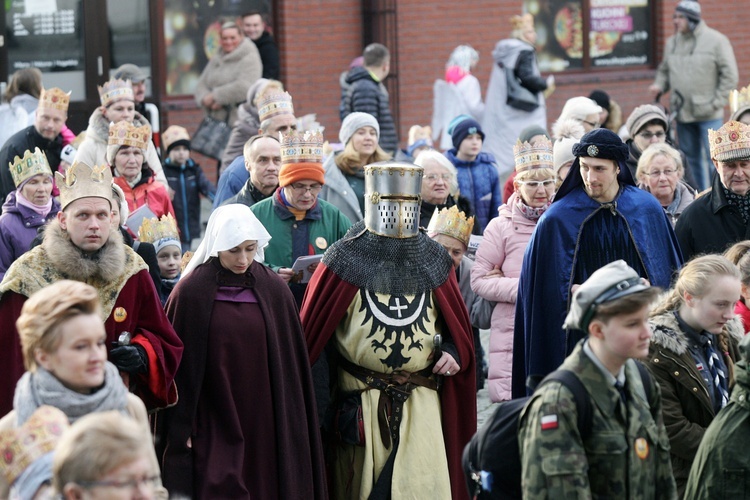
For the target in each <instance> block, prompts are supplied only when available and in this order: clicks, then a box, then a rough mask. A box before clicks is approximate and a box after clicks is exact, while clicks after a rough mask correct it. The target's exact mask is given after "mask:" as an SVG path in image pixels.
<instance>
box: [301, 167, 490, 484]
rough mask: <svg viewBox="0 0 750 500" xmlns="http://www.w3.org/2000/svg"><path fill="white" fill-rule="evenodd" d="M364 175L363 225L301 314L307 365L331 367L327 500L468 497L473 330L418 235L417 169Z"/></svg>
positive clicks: (325, 269) (328, 260) (314, 285)
mask: <svg viewBox="0 0 750 500" xmlns="http://www.w3.org/2000/svg"><path fill="white" fill-rule="evenodd" d="M364 172H365V218H364V220H363V221H360V222H358V223H356V224H355V225H354V226H352V228H351V229H350V230H349V232H348V233H347V234H346V236H345V237H344V238H342V239H341V240H339V241H338V242H336V243H334V244H333V245H332V246H331V247H330V249H329V250H328V251H327V252H326V253H325V255H324V256H323V262H322V264H321V265H320V266H319V268H318V269H317V271H316V272H315V275H314V276H313V278H312V280H311V281H310V284H309V286H308V289H307V292H306V294H305V299H304V302H303V304H302V311H301V317H302V324H303V326H304V329H305V335H306V338H307V343H308V349H309V351H310V358H311V362H312V363H314V362H315V361H316V360H317V359H318V358H319V357H320V355H321V354H322V353H325V354H326V355H327V357H328V360H329V363H330V367H331V368H330V387H331V398H330V401H331V402H330V405H329V408H328V411H327V412H326V415H325V416H324V418H323V428H324V430H323V433H324V437H325V438H326V440H327V442H328V445H329V446H330V447H331V448H330V449H331V451H332V452H331V453H330V454H329V456H330V457H332V460H333V462H334V463H332V464H330V467H329V470H330V471H332V474H333V476H334V477H333V478H332V481H331V482H330V483H329V484H331V485H332V487H333V495H332V496H333V498H339V499H345V498H346V499H349V498H372V499H380V498H382V499H386V498H434V499H450V498H457V499H464V498H468V493H467V490H466V487H465V484H464V480H463V473H462V469H461V453H462V450H463V447H464V445H465V444H466V443H467V442H468V441H469V439H470V438H471V436H472V435H473V433H474V432H475V430H476V401H475V398H474V394H475V383H476V382H475V377H476V376H475V367H474V363H475V360H474V347H473V338H472V330H471V324H470V321H469V316H468V312H467V310H466V306H465V304H464V302H463V300H462V298H461V293H460V290H459V288H458V284H457V282H456V276H455V273H454V272H453V265H452V260H451V258H450V256H449V255H448V253H447V252H446V251H445V250H444V249H443V247H442V246H441V245H440V244H438V243H436V242H434V241H433V240H431V239H430V238H429V237H428V236H427V235H426V234H425V232H424V231H423V230H420V229H419V208H420V195H419V193H420V187H421V182H422V175H423V169H422V167H419V166H415V165H412V164H404V163H391V162H382V163H375V164H372V165H368V166H366V167H365V169H364Z"/></svg>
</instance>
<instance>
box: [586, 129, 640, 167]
mask: <svg viewBox="0 0 750 500" xmlns="http://www.w3.org/2000/svg"><path fill="white" fill-rule="evenodd" d="M573 154H574V155H575V156H590V157H591V158H603V159H605V160H615V161H618V162H619V161H626V160H627V159H628V157H629V156H630V151H629V150H628V145H627V144H625V143H624V142H622V139H620V136H619V135H617V134H615V133H614V132H612V131H611V130H609V129H606V128H595V129H594V130H592V131H591V132H588V133H587V134H585V135H584V136H583V137H581V141H580V142H579V143H578V144H576V145H575V146H573Z"/></svg>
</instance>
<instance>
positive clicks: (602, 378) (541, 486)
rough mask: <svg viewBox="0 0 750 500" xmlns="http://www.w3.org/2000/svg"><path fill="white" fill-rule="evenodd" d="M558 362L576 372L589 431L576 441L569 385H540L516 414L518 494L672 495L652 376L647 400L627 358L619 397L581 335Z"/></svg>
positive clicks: (666, 442) (658, 397)
mask: <svg viewBox="0 0 750 500" xmlns="http://www.w3.org/2000/svg"><path fill="white" fill-rule="evenodd" d="M561 368H564V369H567V370H571V371H572V372H573V373H575V374H576V375H577V376H578V377H579V378H580V379H581V381H582V382H583V384H584V386H585V387H586V389H587V391H588V393H589V397H590V398H591V404H592V411H593V414H592V429H591V433H590V435H589V437H588V438H587V439H586V440H584V441H582V440H581V437H580V434H579V432H578V424H577V409H576V406H575V400H574V398H573V394H572V393H571V392H570V390H568V389H567V388H566V387H565V386H563V385H562V384H561V383H560V382H549V383H547V384H545V385H544V386H543V387H542V388H540V390H539V391H538V392H537V393H536V394H535V395H534V396H533V398H532V399H531V401H530V402H529V404H528V405H527V406H526V408H525V409H524V412H523V414H522V416H521V421H520V433H519V443H520V448H521V463H522V465H523V476H522V487H523V497H524V498H525V499H537V498H553V499H556V498H639V499H649V498H676V497H677V494H676V489H675V482H674V478H673V477H672V466H671V464H670V459H669V439H668V438H667V433H666V430H665V429H664V423H663V421H662V418H661V393H660V391H659V388H658V386H657V385H656V384H655V383H652V387H651V394H652V395H651V400H652V401H651V402H650V405H649V403H648V402H647V401H646V392H645V389H644V387H643V383H642V381H641V377H640V374H639V372H638V368H637V367H636V366H635V365H634V364H633V363H632V362H628V363H626V364H625V372H624V373H625V386H624V390H625V393H626V400H627V403H623V402H622V400H621V397H620V393H619V392H618V390H617V389H616V388H615V387H614V385H613V383H612V381H611V380H609V379H608V377H607V376H606V375H605V373H604V372H603V371H602V369H601V368H599V367H598V366H597V365H596V364H595V362H594V361H593V360H592V359H591V358H590V357H589V355H588V354H587V353H585V352H584V349H583V341H582V342H580V343H579V344H578V345H577V346H576V348H575V349H574V351H573V352H572V353H571V354H570V356H568V357H567V359H566V360H565V362H564V363H563V364H562V366H561ZM654 416H655V417H654Z"/></svg>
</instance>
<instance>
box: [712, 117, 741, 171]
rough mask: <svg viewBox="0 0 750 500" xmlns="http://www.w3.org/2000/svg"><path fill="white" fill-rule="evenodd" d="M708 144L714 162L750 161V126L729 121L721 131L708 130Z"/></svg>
mask: <svg viewBox="0 0 750 500" xmlns="http://www.w3.org/2000/svg"><path fill="white" fill-rule="evenodd" d="M708 143H709V146H710V148H711V158H713V159H714V160H717V161H740V160H747V159H750V125H745V124H744V123H741V122H735V121H729V122H726V123H725V124H724V125H722V126H721V128H719V130H713V129H708Z"/></svg>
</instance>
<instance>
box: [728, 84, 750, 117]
mask: <svg viewBox="0 0 750 500" xmlns="http://www.w3.org/2000/svg"><path fill="white" fill-rule="evenodd" d="M744 106H750V85H748V86H747V87H745V88H742V89H740V90H736V89H735V90H732V91H731V92H729V110H730V111H731V112H732V113H734V112H735V111H737V110H738V109H740V108H742V107H744Z"/></svg>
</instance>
